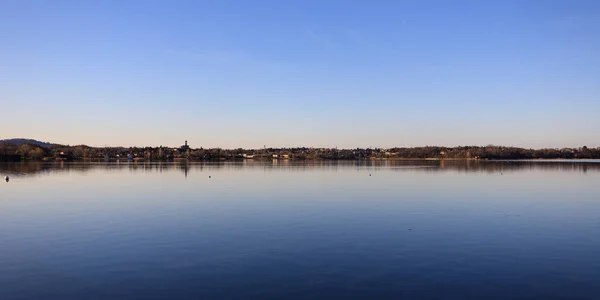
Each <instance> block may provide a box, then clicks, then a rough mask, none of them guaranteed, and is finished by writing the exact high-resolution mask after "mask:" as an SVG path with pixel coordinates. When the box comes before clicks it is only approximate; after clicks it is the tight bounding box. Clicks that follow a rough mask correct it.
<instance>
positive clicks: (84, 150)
mask: <svg viewBox="0 0 600 300" xmlns="http://www.w3.org/2000/svg"><path fill="white" fill-rule="evenodd" d="M248 159H251V160H517V159H600V148H588V147H586V146H582V147H580V148H561V149H557V148H547V149H526V148H518V147H505V146H494V145H488V146H458V147H441V146H425V147H410V148H407V147H394V148H388V149H382V148H356V149H337V148H307V147H298V148H263V149H242V148H238V149H221V148H211V149H204V148H192V147H190V146H189V145H188V144H187V141H186V142H185V144H184V145H182V146H180V147H163V146H159V147H91V146H86V145H77V146H69V145H54V144H48V143H41V142H37V141H33V140H26V141H25V142H22V143H15V142H11V140H4V141H0V161H229V160H248Z"/></svg>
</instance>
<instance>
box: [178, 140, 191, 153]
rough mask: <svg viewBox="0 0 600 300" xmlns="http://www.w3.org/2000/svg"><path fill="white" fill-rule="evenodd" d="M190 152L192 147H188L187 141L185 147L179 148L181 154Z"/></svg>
mask: <svg viewBox="0 0 600 300" xmlns="http://www.w3.org/2000/svg"><path fill="white" fill-rule="evenodd" d="M188 150H190V146H188V143H187V141H185V145H183V146H181V147H179V151H181V152H187V151H188Z"/></svg>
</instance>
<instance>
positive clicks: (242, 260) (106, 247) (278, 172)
mask: <svg viewBox="0 0 600 300" xmlns="http://www.w3.org/2000/svg"><path fill="white" fill-rule="evenodd" d="M7 174H8V175H9V176H11V181H10V182H9V183H4V182H1V184H0V299H600V162H542V163H533V162H510V163H509V162H497V163H494V162H468V163H466V162H455V163H443V164H440V162H416V163H409V162H400V163H395V164H393V163H390V162H381V163H374V164H371V163H369V164H367V163H362V164H356V163H354V162H349V163H312V164H301V165H295V164H292V163H285V162H279V163H278V164H271V163H269V164H260V163H251V162H246V163H236V164H233V163H231V164H216V165H214V164H212V165H211V164H194V165H188V166H185V165H173V164H161V165H158V164H143V163H141V164H133V163H132V164H120V165H116V164H112V165H105V164H97V165H84V164H74V165H69V164H62V165H61V164H0V175H1V176H2V177H4V176H5V175H7ZM369 174H371V176H369ZM209 176H211V178H209Z"/></svg>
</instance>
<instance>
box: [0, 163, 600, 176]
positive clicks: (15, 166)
mask: <svg viewBox="0 0 600 300" xmlns="http://www.w3.org/2000/svg"><path fill="white" fill-rule="evenodd" d="M352 168H354V169H356V170H358V171H360V170H361V169H362V170H368V169H376V168H385V169H387V170H391V171H397V172H404V171H409V170H410V171H417V172H445V171H451V172H459V173H463V172H464V173H469V172H479V173H502V172H520V171H528V170H531V171H534V170H548V171H569V172H584V173H585V172H588V171H591V172H598V171H600V162H581V161H573V162H535V161H518V162H514V161H511V162H508V161H451V160H450V161H443V160H442V161H390V160H383V161H377V160H373V161H302V162H294V161H291V162H290V161H288V162H284V163H282V162H281V161H274V162H264V161H263V162H257V161H243V162H229V163H227V162H225V163H168V162H156V163H150V162H131V163H65V162H52V163H43V162H18V163H0V174H7V175H11V174H12V175H35V176H37V175H46V174H49V173H57V172H58V173H60V172H77V173H87V172H89V171H96V170H101V171H109V172H110V171H123V170H130V171H134V172H171V171H179V172H182V173H184V174H185V175H186V176H187V174H188V173H189V172H190V171H194V172H203V171H210V170H217V169H218V170H235V171H244V170H256V169H262V170H264V171H281V170H285V171H290V172H305V171H313V170H319V171H323V170H325V171H331V172H335V171H340V170H348V169H352Z"/></svg>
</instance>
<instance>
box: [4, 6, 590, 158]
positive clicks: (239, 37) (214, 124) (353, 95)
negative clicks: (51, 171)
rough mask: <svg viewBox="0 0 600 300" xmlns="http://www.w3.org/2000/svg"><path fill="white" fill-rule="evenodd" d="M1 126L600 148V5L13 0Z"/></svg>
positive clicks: (264, 139) (140, 139) (77, 135)
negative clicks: (599, 129)
mask: <svg viewBox="0 0 600 300" xmlns="http://www.w3.org/2000/svg"><path fill="white" fill-rule="evenodd" d="M0 45H1V46H0V102H1V106H0V107H1V108H0V110H1V112H2V113H1V116H2V126H1V127H0V128H2V129H0V138H11V137H29V138H36V139H41V140H47V141H52V142H59V143H65V144H80V143H83V144H89V145H94V146H103V145H127V146H129V145H137V146H158V145H180V144H182V143H183V141H184V140H186V139H187V140H188V141H189V142H190V144H191V146H193V147H200V146H203V147H222V148H237V147H245V148H257V147H263V145H266V146H267V147H269V146H271V147H278V146H283V147H295V146H314V147H335V146H338V147H344V148H354V147H369V146H373V147H375V146H378V147H392V146H418V145H446V146H455V145H487V144H502V145H512V146H522V147H534V148H541V147H563V146H569V147H576V146H577V147H578V146H583V145H587V146H588V147H597V146H600V133H599V131H598V128H600V2H599V1H542V0H529V1H528V0H526V1H523V0H519V1H513V0H509V1H442V0H438V1H323V0H321V1H312V0H310V1H130V0H125V1H108V0H106V1H29V0H25V1H12V0H10V1H2V2H0Z"/></svg>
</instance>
